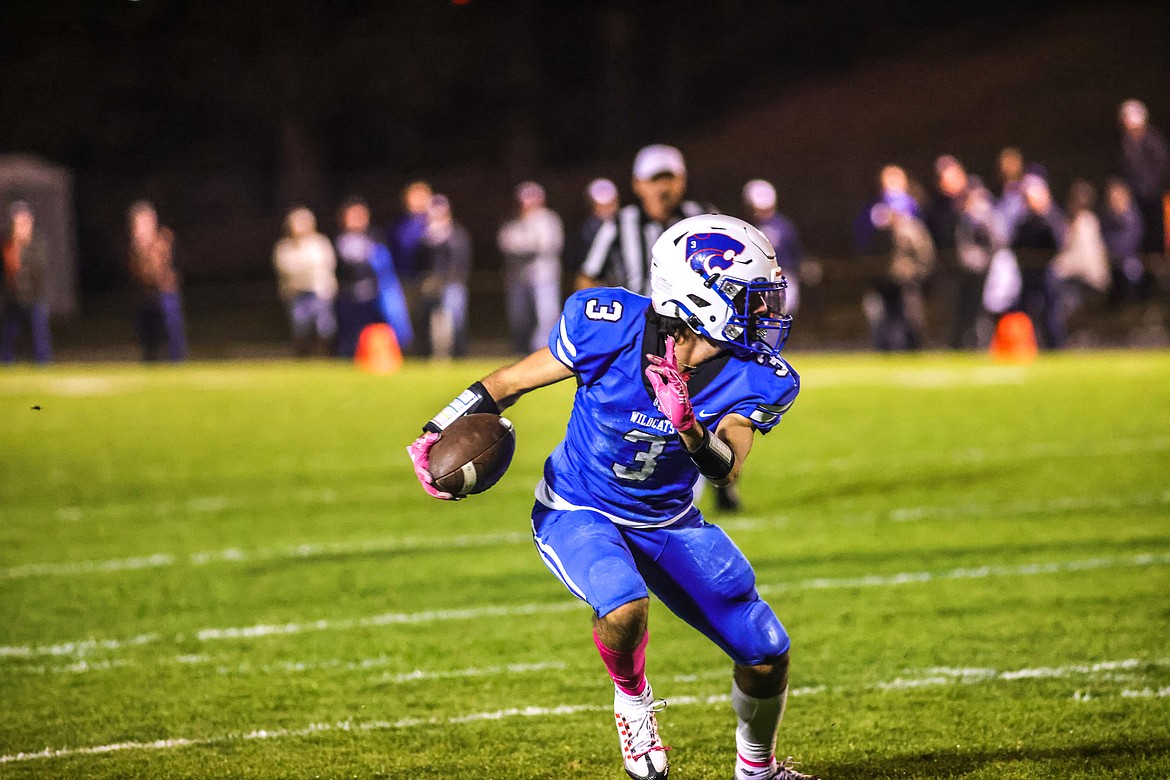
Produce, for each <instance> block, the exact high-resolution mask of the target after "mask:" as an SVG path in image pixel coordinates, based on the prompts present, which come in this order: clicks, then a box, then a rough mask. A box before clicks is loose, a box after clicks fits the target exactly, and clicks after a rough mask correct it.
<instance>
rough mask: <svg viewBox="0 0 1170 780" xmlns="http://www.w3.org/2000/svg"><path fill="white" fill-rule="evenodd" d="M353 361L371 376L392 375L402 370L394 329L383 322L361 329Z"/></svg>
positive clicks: (400, 352)
mask: <svg viewBox="0 0 1170 780" xmlns="http://www.w3.org/2000/svg"><path fill="white" fill-rule="evenodd" d="M353 361H354V362H355V363H357V365H358V368H360V369H361V370H363V371H368V372H370V373H371V374H393V373H394V372H395V371H397V370H398V369H400V368H402V350H401V349H400V348H399V346H398V337H397V336H395V335H394V329H393V328H391V327H390V326H389V325H387V324H386V323H384V322H378V323H375V324H373V325H367V326H366V327H365V328H363V329H362V332H361V335H360V336H358V345H357V352H355V353H354V356H353Z"/></svg>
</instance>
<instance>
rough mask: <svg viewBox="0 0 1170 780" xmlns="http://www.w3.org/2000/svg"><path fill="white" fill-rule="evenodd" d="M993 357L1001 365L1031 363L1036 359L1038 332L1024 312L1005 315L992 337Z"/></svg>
mask: <svg viewBox="0 0 1170 780" xmlns="http://www.w3.org/2000/svg"><path fill="white" fill-rule="evenodd" d="M991 357H992V358H993V359H994V360H996V361H999V362H1001V363H1031V362H1032V361H1033V360H1035V359H1036V330H1035V328H1033V327H1032V320H1031V319H1029V318H1028V315H1027V314H1024V313H1023V312H1022V311H1015V312H1012V313H1011V314H1005V315H1004V316H1003V317H1001V318H1000V320H999V324H998V325H997V326H996V327H995V335H994V336H992V337H991Z"/></svg>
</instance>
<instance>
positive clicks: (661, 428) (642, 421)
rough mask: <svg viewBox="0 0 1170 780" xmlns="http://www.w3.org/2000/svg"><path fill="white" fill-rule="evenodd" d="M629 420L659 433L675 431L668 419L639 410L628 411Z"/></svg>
mask: <svg viewBox="0 0 1170 780" xmlns="http://www.w3.org/2000/svg"><path fill="white" fill-rule="evenodd" d="M630 422H632V423H633V424H634V425H641V426H642V427H643V428H652V429H654V430H656V431H658V432H659V433H667V434H672V433H677V431H675V429H674V426H673V425H671V424H670V420H666V419H657V418H654V417H650V416H648V415H645V414H642V413H641V412H630Z"/></svg>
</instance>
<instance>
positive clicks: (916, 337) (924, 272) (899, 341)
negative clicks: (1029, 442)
mask: <svg viewBox="0 0 1170 780" xmlns="http://www.w3.org/2000/svg"><path fill="white" fill-rule="evenodd" d="M871 219H872V220H873V225H874V227H875V228H876V229H877V230H878V231H879V232H880V234H881V235H883V236H884V237H885V238H886V239H887V240H888V244H889V246H890V266H889V269H888V271H887V273H886V275H885V276H884V277H882V278H881V279H879V280H878V281H877V282H876V283H875V285H874V287H875V289H874V290H872V291H870V292H868V293H866V295H865V298H864V299H863V301H862V303H863V308H864V310H865V316H866V319H867V320H868V321H869V326H870V336H871V338H872V340H873V345H874V348H875V349H878V350H881V351H892V350H914V349H918V348H919V347H921V346H922V336H923V333H924V332H925V330H926V305H925V302H924V301H923V297H922V285H923V282H925V281H926V278H927V277H928V276H929V275H930V272H931V270H932V269H933V267H934V263H935V249H934V242H933V241H932V240H931V238H930V233H929V231H927V229H926V226H925V225H924V224H923V223H922V220H920V219H918V218H917V217H915V216H914V215H913V214H908V213H905V212H904V211H900V210H898V209H893V208H890V207H889V206H887V205H886V204H884V203H878V204H877V205H875V206H874V207H873V209H872V210H871Z"/></svg>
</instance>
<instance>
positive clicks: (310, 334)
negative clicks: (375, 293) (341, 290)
mask: <svg viewBox="0 0 1170 780" xmlns="http://www.w3.org/2000/svg"><path fill="white" fill-rule="evenodd" d="M284 225H285V236H284V238H282V239H280V241H278V242H277V243H276V246H275V247H274V248H273V250H272V264H273V266H274V267H275V268H276V274H277V281H278V285H279V289H280V297H281V300H283V301H284V304H285V306H286V307H287V308H288V315H289V322H290V324H291V326H292V339H293V351H294V352H295V354H296V355H298V356H300V357H304V356H306V355H309V354H311V353H312V351H313V349H314V346H315V343H319V344H322V345H324V346H326V347H327V348H328V347H331V346H332V344H333V338H334V336H335V335H336V334H337V319H336V318H335V317H334V314H333V299H334V297H335V296H336V295H337V276H336V273H337V256H336V255H335V254H334V253H333V244H332V243H331V242H330V241H329V239H328V238H326V237H325V236H323V235H322V234H321V233H318V232H317V218H316V217H315V216H313V212H312V211H310V210H309V209H307V208H305V207H304V206H298V207H296V208H294V209H292V210H291V211H289V212H288V215H287V216H286V217H285V220H284Z"/></svg>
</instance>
